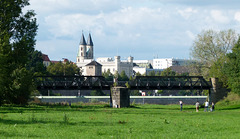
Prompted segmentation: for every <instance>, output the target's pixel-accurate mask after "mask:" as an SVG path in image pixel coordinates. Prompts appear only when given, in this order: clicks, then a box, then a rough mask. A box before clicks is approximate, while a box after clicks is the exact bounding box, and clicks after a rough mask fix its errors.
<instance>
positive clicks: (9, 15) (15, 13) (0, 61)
mask: <svg viewBox="0 0 240 139" xmlns="http://www.w3.org/2000/svg"><path fill="white" fill-rule="evenodd" d="M0 3H1V4H0V29H1V30H0V36H1V38H0V65H1V66H0V105H1V104H2V103H17V104H23V103H26V100H27V99H28V98H29V94H30V91H31V90H32V89H30V88H32V83H30V77H31V76H32V73H31V72H29V71H27V70H26V69H25V67H26V65H27V63H29V60H30V57H29V56H30V55H31V53H32V52H33V51H34V45H35V36H36V32H37V28H38V27H37V24H36V18H34V16H35V13H34V12H33V11H31V10H30V11H27V12H26V13H23V12H22V9H23V8H24V7H25V6H28V5H29V3H28V0H5V1H1V2H0ZM17 99H19V100H17Z"/></svg>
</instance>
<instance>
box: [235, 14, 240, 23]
mask: <svg viewBox="0 0 240 139" xmlns="http://www.w3.org/2000/svg"><path fill="white" fill-rule="evenodd" d="M234 19H235V20H236V21H238V22H240V12H236V13H235V15H234Z"/></svg>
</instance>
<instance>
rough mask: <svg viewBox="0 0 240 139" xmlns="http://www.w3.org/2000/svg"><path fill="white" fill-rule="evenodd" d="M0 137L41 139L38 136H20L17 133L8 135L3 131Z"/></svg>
mask: <svg viewBox="0 0 240 139" xmlns="http://www.w3.org/2000/svg"><path fill="white" fill-rule="evenodd" d="M0 135H1V137H2V138H15V137H16V138H42V136H38V135H27V136H26V135H20V134H17V133H9V132H5V131H0Z"/></svg>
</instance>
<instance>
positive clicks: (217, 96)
mask: <svg viewBox="0 0 240 139" xmlns="http://www.w3.org/2000/svg"><path fill="white" fill-rule="evenodd" d="M211 82H212V88H211V89H210V94H209V101H210V102H214V103H216V102H218V101H219V100H221V99H223V98H224V97H225V96H227V92H228V91H227V89H226V88H223V86H222V84H221V83H220V82H219V80H218V78H211Z"/></svg>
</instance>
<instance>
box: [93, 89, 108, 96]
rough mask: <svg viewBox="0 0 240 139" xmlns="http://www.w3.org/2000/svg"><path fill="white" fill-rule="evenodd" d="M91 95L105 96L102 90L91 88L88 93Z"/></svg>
mask: <svg viewBox="0 0 240 139" xmlns="http://www.w3.org/2000/svg"><path fill="white" fill-rule="evenodd" d="M90 95H91V96H106V94H104V92H103V91H102V90H93V91H91V93H90Z"/></svg>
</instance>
